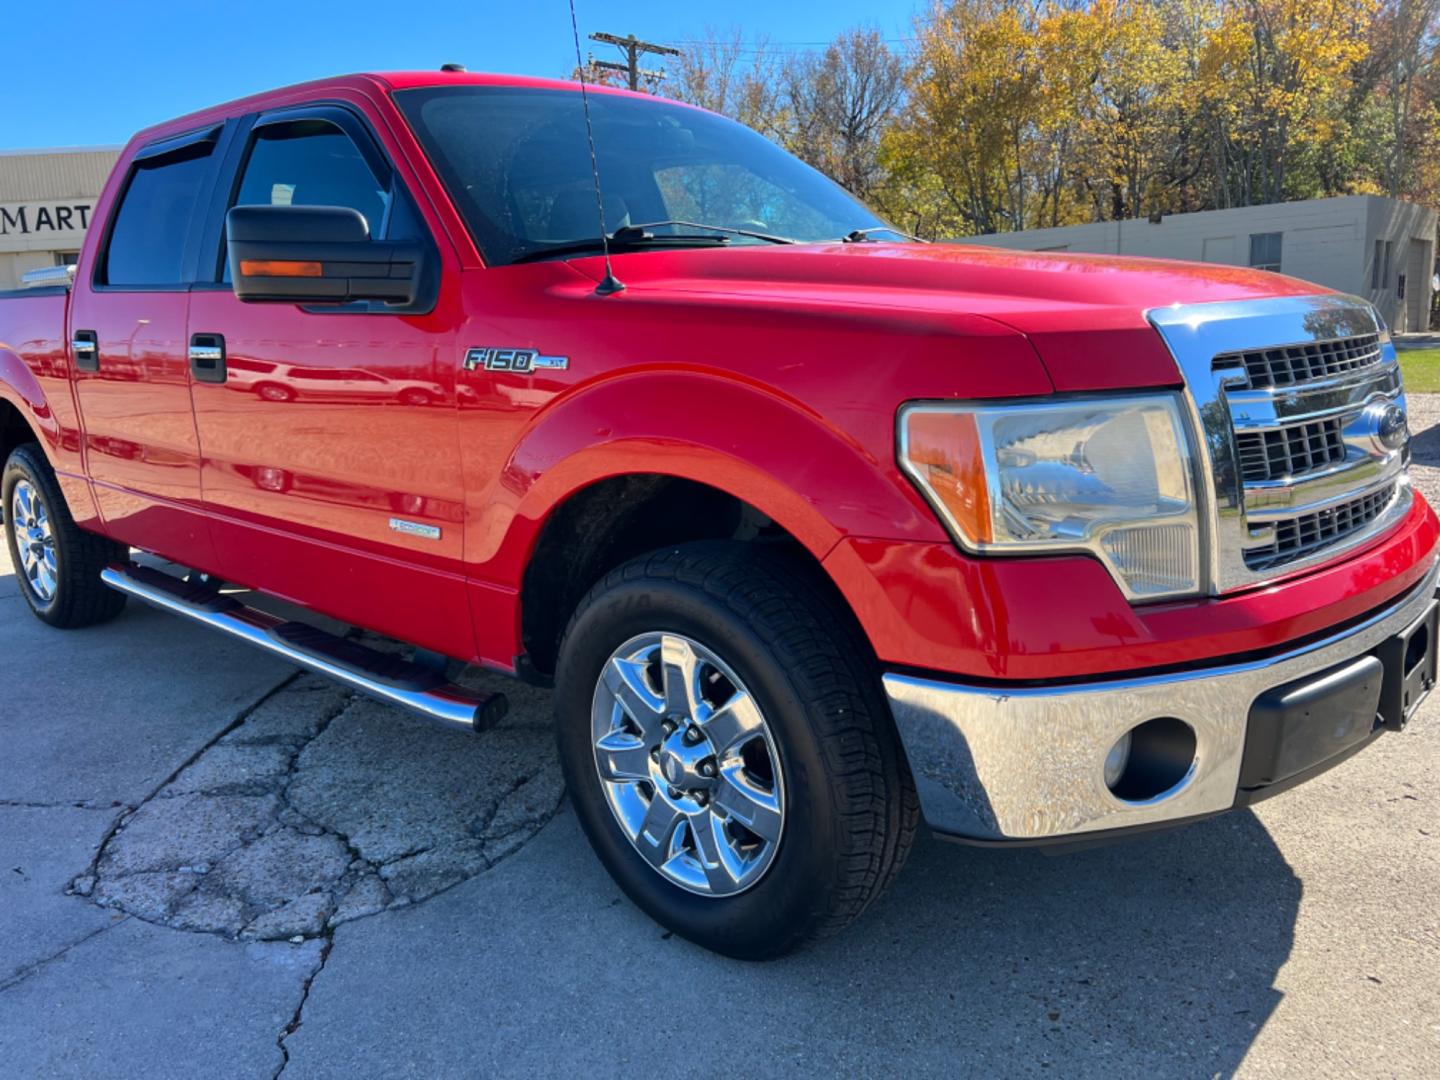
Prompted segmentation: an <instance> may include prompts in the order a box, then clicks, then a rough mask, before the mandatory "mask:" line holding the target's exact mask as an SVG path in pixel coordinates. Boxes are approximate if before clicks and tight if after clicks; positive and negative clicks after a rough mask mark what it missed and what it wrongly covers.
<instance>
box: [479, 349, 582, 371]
mask: <svg viewBox="0 0 1440 1080" xmlns="http://www.w3.org/2000/svg"><path fill="white" fill-rule="evenodd" d="M569 366H570V358H569V357H568V356H541V355H540V353H539V352H538V351H536V350H535V349H471V350H470V351H468V352H467V353H466V354H465V370H466V371H474V370H475V369H477V368H482V367H483V368H484V369H485V370H486V371H520V372H527V371H537V370H539V369H542V368H544V369H547V370H550V371H564V370H565V369H566V368H568V367H569Z"/></svg>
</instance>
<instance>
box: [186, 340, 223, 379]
mask: <svg viewBox="0 0 1440 1080" xmlns="http://www.w3.org/2000/svg"><path fill="white" fill-rule="evenodd" d="M190 374H191V375H193V376H194V377H195V381H196V382H208V383H223V382H224V381H225V338H224V337H223V336H221V335H220V334H191V335H190Z"/></svg>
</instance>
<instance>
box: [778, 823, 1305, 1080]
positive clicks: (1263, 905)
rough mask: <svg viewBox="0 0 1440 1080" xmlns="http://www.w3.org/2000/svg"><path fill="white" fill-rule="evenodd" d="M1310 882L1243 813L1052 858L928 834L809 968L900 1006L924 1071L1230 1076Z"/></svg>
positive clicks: (1275, 994)
mask: <svg viewBox="0 0 1440 1080" xmlns="http://www.w3.org/2000/svg"><path fill="white" fill-rule="evenodd" d="M1301 893H1302V889H1301V884H1300V881H1299V879H1298V878H1297V877H1296V876H1295V875H1294V873H1293V872H1292V871H1291V869H1290V867H1289V865H1288V864H1287V863H1286V862H1285V859H1284V857H1283V856H1282V855H1281V853H1280V851H1279V849H1278V848H1277V847H1276V845H1275V843H1274V841H1273V840H1272V839H1271V838H1270V836H1269V834H1268V833H1267V832H1266V830H1265V829H1264V827H1263V826H1262V825H1261V824H1260V822H1259V821H1258V820H1257V819H1256V818H1255V817H1254V815H1253V814H1251V813H1250V812H1248V811H1245V812H1241V813H1236V814H1230V815H1226V816H1224V817H1221V818H1217V819H1213V820H1210V821H1206V822H1202V823H1200V824H1197V825H1194V826H1192V827H1190V828H1188V829H1184V830H1181V831H1178V832H1175V833H1168V834H1161V835H1156V836H1153V837H1150V838H1142V839H1137V840H1134V841H1130V842H1126V843H1122V844H1117V845H1113V846H1110V847H1105V848H1098V849H1091V850H1089V851H1081V852H1076V853H1074V854H1069V855H1061V856H1056V857H1049V856H1046V855H1043V854H1040V853H1038V852H1033V851H1020V850H1002V851H985V850H977V849H974V848H967V847H961V846H957V845H952V844H946V843H942V842H940V841H937V840H934V839H930V838H924V839H922V840H921V841H920V842H919V843H918V844H917V850H916V852H915V854H914V856H913V857H912V859H911V861H910V864H909V866H908V867H907V869H906V871H905V873H904V874H903V875H902V877H901V879H900V881H899V882H898V883H897V886H896V888H895V889H894V891H893V893H892V894H891V896H890V897H889V899H888V900H887V901H886V902H884V903H882V905H881V906H880V907H879V909H878V910H876V911H874V912H872V913H871V914H870V915H869V916H868V917H867V918H866V919H865V920H864V921H862V922H861V923H860V924H859V925H857V926H855V927H853V928H852V929H851V930H850V931H849V932H848V934H847V935H845V936H843V937H841V938H839V939H837V940H835V941H832V942H829V943H827V944H826V945H825V946H823V947H822V948H820V949H817V950H812V951H811V953H809V954H806V955H807V959H806V960H805V961H804V963H806V965H807V966H808V965H809V964H814V965H816V967H817V969H819V970H817V971H816V972H814V974H816V975H817V976H819V972H820V971H821V970H824V971H828V972H829V976H828V977H829V980H830V981H831V982H832V984H833V982H834V981H838V980H841V979H845V978H847V977H848V978H849V979H852V980H856V981H858V982H860V983H861V984H862V985H863V986H864V994H865V997H866V998H867V999H868V1000H870V1001H872V1002H889V1003H890V1004H887V1005H886V1006H884V1007H883V1008H882V1009H881V1010H880V1011H878V1012H877V1014H876V1015H877V1017H885V1016H889V1017H893V1018H895V1019H894V1020H893V1021H892V1023H894V1024H895V1027H896V1030H895V1031H894V1033H893V1036H892V1038H893V1041H894V1045H895V1046H896V1049H897V1051H899V1052H900V1053H901V1054H902V1055H903V1054H904V1053H905V1052H906V1051H905V1049H904V1048H905V1047H906V1046H913V1045H914V1044H915V1043H922V1044H926V1049H925V1050H924V1051H923V1053H924V1061H925V1064H923V1065H921V1067H920V1071H922V1072H929V1071H930V1070H931V1069H932V1068H934V1069H939V1070H940V1071H953V1072H970V1071H984V1072H1003V1073H1012V1074H1013V1073H1017V1072H1029V1071H1031V1070H1032V1069H1035V1068H1054V1069H1056V1070H1057V1072H1058V1073H1059V1074H1060V1075H1068V1074H1074V1073H1077V1072H1095V1071H1100V1070H1101V1069H1104V1070H1105V1071H1106V1072H1114V1071H1116V1070H1119V1071H1120V1072H1123V1073H1124V1074H1127V1075H1174V1074H1185V1075H1198V1074H1202V1073H1203V1074H1205V1075H1217V1074H1227V1075H1228V1074H1230V1073H1232V1072H1233V1071H1234V1070H1235V1069H1236V1068H1237V1067H1238V1065H1239V1064H1240V1062H1241V1061H1242V1060H1243V1058H1244V1057H1245V1054H1246V1052H1247V1050H1248V1048H1249V1046H1250V1044H1251V1042H1252V1040H1253V1039H1254V1037H1255V1035H1256V1033H1257V1032H1258V1031H1259V1029H1260V1028H1261V1027H1262V1026H1263V1025H1264V1023H1265V1021H1266V1020H1267V1018H1268V1017H1269V1016H1270V1014H1271V1013H1272V1012H1273V1010H1274V1009H1275V1006H1276V1004H1277V1003H1278V1002H1279V1000H1280V997H1281V994H1280V992H1279V991H1278V990H1276V989H1275V979H1276V974H1277V972H1278V971H1279V969H1280V968H1281V966H1282V965H1283V964H1284V963H1285V961H1286V959H1287V958H1288V956H1289V955H1290V949H1291V945H1292V942H1293V938H1294V925H1295V919H1296V916H1297V912H1298V909H1299V903H1300V897H1301ZM857 939H858V940H857ZM862 956H863V957H864V961H865V962H864V963H863V964H860V965H858V966H857V964H856V961H857V958H858V957H862ZM837 964H838V965H840V968H839V969H838V970H837V966H836V965H837Z"/></svg>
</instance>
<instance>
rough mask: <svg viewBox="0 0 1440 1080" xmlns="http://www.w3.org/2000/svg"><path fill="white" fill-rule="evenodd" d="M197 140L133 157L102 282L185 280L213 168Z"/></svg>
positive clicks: (155, 284)
mask: <svg viewBox="0 0 1440 1080" xmlns="http://www.w3.org/2000/svg"><path fill="white" fill-rule="evenodd" d="M212 149H213V145H212V144H211V143H209V142H199V143H196V144H194V145H192V146H189V147H186V148H184V149H183V150H178V151H176V152H175V153H173V154H165V155H162V156H158V157H155V158H150V159H143V160H141V161H138V162H136V163H135V167H134V171H133V172H132V173H131V175H130V181H129V183H128V184H126V185H125V194H124V195H122V196H121V198H120V204H119V206H118V207H117V208H116V210H115V217H114V223H113V224H112V225H111V227H110V239H109V243H108V244H107V245H106V248H105V258H104V262H103V265H102V266H101V269H100V274H99V275H98V284H102V285H110V286H116V287H120V288H162V289H163V288H174V287H178V286H180V285H182V284H183V283H184V278H185V272H184V262H185V243H186V239H187V238H188V236H189V234H190V227H191V222H192V220H193V218H194V216H195V212H196V209H197V207H198V206H199V204H200V199H201V196H202V194H205V193H206V189H205V185H206V180H207V178H208V176H209V170H210V152H211V150H212Z"/></svg>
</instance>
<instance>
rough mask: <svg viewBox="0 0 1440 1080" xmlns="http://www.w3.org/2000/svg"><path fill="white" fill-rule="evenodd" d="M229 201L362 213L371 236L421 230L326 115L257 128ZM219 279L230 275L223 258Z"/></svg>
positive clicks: (409, 235) (404, 236)
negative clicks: (326, 207) (320, 117)
mask: <svg viewBox="0 0 1440 1080" xmlns="http://www.w3.org/2000/svg"><path fill="white" fill-rule="evenodd" d="M391 183H394V181H393V180H392V181H391ZM231 206H343V207H347V208H349V209H351V210H355V211H358V212H359V213H360V215H361V216H362V217H364V219H365V223H366V225H368V226H369V228H370V236H371V238H372V239H376V240H380V239H390V240H414V239H418V238H419V237H420V235H421V234H420V224H419V219H418V215H417V214H416V213H415V211H414V209H413V207H412V205H411V203H410V201H409V200H408V199H407V198H404V197H400V198H396V196H395V191H394V189H393V188H392V186H391V184H390V183H382V182H381V181H380V180H379V179H377V178H376V176H375V172H374V170H373V169H371V167H370V164H369V162H367V161H366V159H365V156H364V155H363V154H362V153H361V152H360V149H359V147H357V146H356V145H355V142H354V140H353V139H351V138H350V136H349V135H348V134H346V133H345V132H344V131H342V130H341V129H340V128H338V127H336V126H335V125H334V124H333V123H331V122H330V121H328V120H321V119H303V120H295V121H290V122H286V123H277V124H267V125H265V126H264V127H261V128H258V129H257V130H256V131H255V134H254V136H253V137H252V141H251V146H250V153H249V155H248V156H247V158H246V161H245V167H244V170H243V171H242V172H241V174H240V183H239V186H238V187H237V188H236V191H235V197H234V198H233V199H232V200H231ZM223 280H224V281H226V282H228V281H229V280H230V265H229V261H228V260H226V261H225V264H224V269H223Z"/></svg>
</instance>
